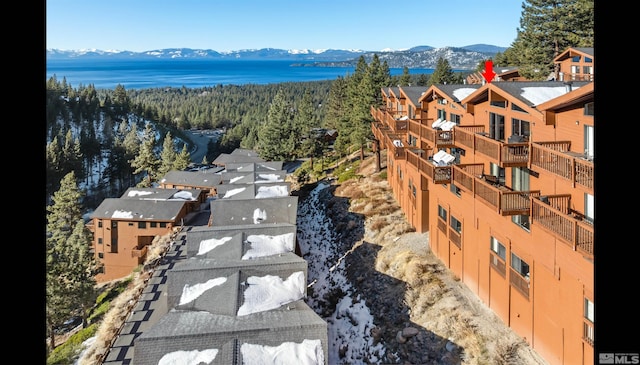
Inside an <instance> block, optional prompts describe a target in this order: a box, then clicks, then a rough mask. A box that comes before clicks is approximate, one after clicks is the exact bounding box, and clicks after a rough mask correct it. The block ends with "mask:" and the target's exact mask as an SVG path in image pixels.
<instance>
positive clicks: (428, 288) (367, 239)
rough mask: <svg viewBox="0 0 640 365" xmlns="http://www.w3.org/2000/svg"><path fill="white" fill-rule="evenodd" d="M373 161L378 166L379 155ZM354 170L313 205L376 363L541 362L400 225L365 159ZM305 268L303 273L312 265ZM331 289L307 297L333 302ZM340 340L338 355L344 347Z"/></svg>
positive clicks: (421, 237) (423, 240)
mask: <svg viewBox="0 0 640 365" xmlns="http://www.w3.org/2000/svg"><path fill="white" fill-rule="evenodd" d="M381 160H382V161H386V159H385V156H384V154H383V156H382V158H381ZM382 172H383V173H384V172H385V169H383V171H382ZM357 173H358V175H359V176H360V178H357V179H351V180H348V181H345V182H343V183H336V182H335V180H333V182H332V183H331V187H330V188H327V189H325V190H324V191H325V192H323V193H321V194H320V195H321V196H322V203H321V204H318V205H320V206H322V208H320V209H324V214H325V218H326V217H328V218H329V219H330V220H331V221H332V223H333V227H336V231H337V232H336V234H337V236H338V237H337V238H336V239H335V242H339V244H338V246H340V247H339V251H338V252H336V255H337V256H339V257H340V260H344V261H345V264H344V265H345V267H346V277H347V278H348V280H349V281H350V286H351V287H353V288H354V290H355V293H349V295H350V296H351V297H352V298H353V297H356V296H358V297H361V298H365V301H366V305H367V307H368V308H369V311H370V312H371V313H372V314H373V317H374V323H376V324H377V327H376V328H374V329H372V330H371V333H364V334H360V335H361V336H371V337H373V338H375V339H376V341H380V342H381V343H383V344H384V348H385V349H386V355H385V356H386V358H384V359H382V360H383V363H404V364H519V365H522V364H534V365H542V364H547V362H545V361H544V360H543V359H542V358H541V357H540V356H539V355H538V354H537V353H536V352H535V351H533V350H532V349H531V347H530V346H528V345H527V343H526V342H524V341H523V339H522V338H521V337H519V336H518V335H517V334H516V333H515V332H513V331H512V330H511V329H510V328H509V327H507V326H506V325H505V324H504V323H503V322H502V321H501V320H500V319H499V318H498V317H497V315H496V314H495V313H493V312H492V311H491V310H490V309H489V308H488V307H487V306H486V305H484V304H483V303H482V302H481V301H480V300H479V299H478V298H477V297H476V296H475V294H473V292H471V290H469V289H468V288H467V287H466V286H465V285H464V284H462V283H461V282H460V280H459V278H457V277H456V276H455V275H454V274H453V273H452V272H450V271H449V270H448V269H447V268H446V267H445V266H444V265H443V264H442V262H441V261H440V260H439V259H438V258H437V257H435V256H434V255H433V253H432V252H431V251H430V249H429V238H428V233H416V232H414V230H413V229H412V228H411V227H410V225H409V224H408V223H407V220H406V219H405V216H404V214H403V213H402V211H401V210H400V207H399V205H398V204H397V203H396V201H395V199H394V198H393V194H392V192H391V190H390V188H389V185H388V183H387V182H386V179H384V177H381V174H380V173H374V158H373V157H372V156H369V157H367V158H366V159H365V161H364V162H363V163H362V164H361V165H360V167H359V169H358V172H357ZM303 190H305V191H307V189H303ZM305 195H306V194H304V192H302V194H301V196H302V198H303V199H304V197H305ZM304 204H305V203H304V202H302V203H301V205H304ZM313 219H315V220H322V219H323V217H314V218H313ZM327 244H328V243H327ZM305 258H306V259H307V260H308V261H309V257H305ZM329 264H330V263H329ZM309 265H310V268H309V271H310V274H309V275H310V276H311V275H312V274H313V273H312V272H313V271H314V270H317V268H315V265H318V263H312V262H310V263H309ZM326 265H328V264H325V266H326ZM325 269H327V270H333V267H332V268H328V267H325ZM333 292H337V293H338V294H335V295H336V296H338V297H337V298H329V299H326V298H319V297H318V296H317V295H314V293H313V292H311V293H310V296H309V298H310V301H312V302H313V301H319V300H320V301H321V300H327V301H332V302H339V301H340V297H339V296H340V294H339V292H340V290H334V291H333ZM343 295H346V294H344V293H343ZM312 304H313V303H312ZM337 310H338V309H336V311H337ZM327 311H328V312H331V310H330V309H327ZM324 317H325V318H329V319H330V320H331V319H332V318H335V314H334V313H324ZM344 341H345V342H344V343H345V345H344V352H346V351H350V350H352V349H347V347H348V346H349V341H348V339H344ZM340 350H341V351H339V352H340V353H341V355H342V353H343V351H342V350H343V348H340ZM362 352H363V353H364V355H363V357H365V356H366V352H367V351H366V350H363V351H362ZM342 361H345V360H344V359H343V360H342ZM372 363H375V362H372Z"/></svg>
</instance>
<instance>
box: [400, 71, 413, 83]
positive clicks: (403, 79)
mask: <svg viewBox="0 0 640 365" xmlns="http://www.w3.org/2000/svg"><path fill="white" fill-rule="evenodd" d="M409 85H411V75H410V74H409V68H408V67H407V66H404V67H403V68H402V76H400V81H399V86H409Z"/></svg>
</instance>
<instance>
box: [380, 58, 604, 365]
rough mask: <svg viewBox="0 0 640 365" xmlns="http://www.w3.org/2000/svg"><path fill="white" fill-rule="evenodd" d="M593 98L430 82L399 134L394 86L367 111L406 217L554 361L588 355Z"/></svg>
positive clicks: (579, 91)
mask: <svg viewBox="0 0 640 365" xmlns="http://www.w3.org/2000/svg"><path fill="white" fill-rule="evenodd" d="M566 67H567V64H563V65H561V67H560V69H561V70H564V69H565V68H566ZM565 75H566V73H565ZM400 89H402V87H400ZM593 92H594V83H593V82H589V81H573V82H562V81H545V82H528V81H518V82H511V81H508V82H507V81H502V82H492V83H487V84H484V85H433V86H431V87H429V88H426V89H425V90H424V92H423V93H422V94H421V95H422V96H421V97H420V99H419V104H420V106H416V109H417V110H419V113H416V116H415V117H411V118H408V120H406V121H405V123H406V124H407V127H405V126H404V125H400V124H399V122H400V119H402V116H404V115H408V112H406V108H405V107H404V106H402V107H401V106H400V105H399V104H401V103H402V100H401V98H398V97H397V96H398V95H401V94H402V93H401V92H400V91H399V90H393V92H391V91H386V92H385V90H383V99H384V100H385V103H384V106H383V107H381V108H373V109H372V115H373V116H374V118H375V120H376V121H375V122H374V123H373V124H372V130H373V133H374V136H375V137H376V139H378V141H379V144H380V148H383V149H384V148H386V149H387V179H388V181H389V184H390V186H391V187H392V189H393V191H394V195H395V196H396V197H397V200H398V202H399V203H400V205H401V207H402V209H403V211H404V212H405V214H406V215H407V217H408V219H409V221H410V222H411V223H412V224H413V226H414V227H415V228H416V230H417V231H419V232H429V240H430V241H429V244H430V246H431V250H432V251H433V252H434V254H436V255H437V256H438V257H439V258H440V259H441V260H442V261H443V262H444V263H445V264H446V265H447V266H448V267H449V268H450V269H451V270H452V271H453V272H454V273H455V274H456V275H457V276H458V277H459V278H460V279H461V281H462V282H463V283H464V284H466V285H467V286H468V287H469V288H470V289H471V290H472V291H473V292H475V293H476V294H477V295H478V297H479V298H480V299H481V300H482V301H483V302H484V303H486V304H487V305H488V306H489V307H490V308H491V309H492V310H493V311H495V313H496V314H498V315H499V317H500V318H502V320H503V321H504V322H505V323H506V324H507V325H509V326H510V327H511V328H513V330H514V331H516V333H518V334H520V335H521V336H522V337H523V339H525V341H526V342H527V343H528V344H530V345H531V346H532V347H533V348H534V349H535V350H536V351H537V352H538V353H540V354H541V355H542V356H543V357H544V358H545V359H547V360H548V361H549V363H551V364H593V359H594V349H593V345H594V338H595V337H594V297H593V289H594V268H593V262H594V228H593V223H594V220H595V212H594V190H593V160H594V154H595V152H594V151H595V150H594V127H595V123H594V114H593V105H594V94H593Z"/></svg>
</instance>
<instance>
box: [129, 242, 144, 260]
mask: <svg viewBox="0 0 640 365" xmlns="http://www.w3.org/2000/svg"><path fill="white" fill-rule="evenodd" d="M147 249H148V246H146V245H145V246H142V248H134V249H133V250H131V257H137V258H143V257H146V256H147Z"/></svg>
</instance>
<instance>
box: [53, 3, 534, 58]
mask: <svg viewBox="0 0 640 365" xmlns="http://www.w3.org/2000/svg"><path fill="white" fill-rule="evenodd" d="M521 12H522V1H520V0H491V1H478V0H446V1H433V0H403V1H395V0H367V1H355V0H351V1H350V0H325V1H323V0H316V1H312V0H269V1H267V0H225V1H221V0H180V1H178V0H152V1H142V0H110V1H94V0H89V1H87V0H47V2H46V48H57V49H63V50H79V49H100V50H121V51H124V50H126V51H136V52H141V51H148V50H154V49H162V48H194V49H212V50H216V51H233V50H240V49H257V48H280V49H310V50H319V49H329V48H332V49H359V50H365V51H381V50H383V49H392V50H401V49H407V48H411V47H414V46H423V45H425V46H432V47H445V46H453V47H462V46H467V45H471V44H479V43H483V44H492V45H496V46H501V47H509V46H510V45H511V43H512V42H513V40H514V39H515V37H516V34H517V28H518V27H519V24H520V15H521Z"/></svg>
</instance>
